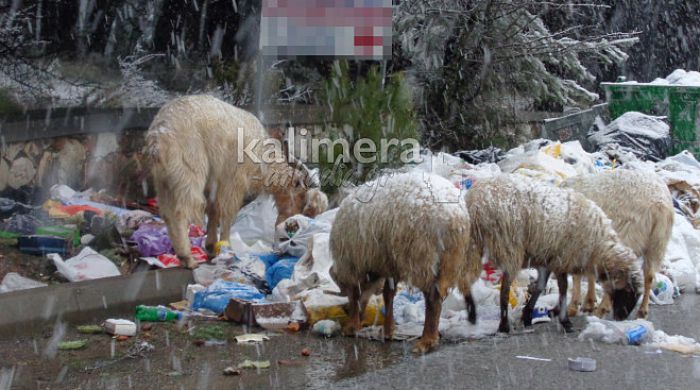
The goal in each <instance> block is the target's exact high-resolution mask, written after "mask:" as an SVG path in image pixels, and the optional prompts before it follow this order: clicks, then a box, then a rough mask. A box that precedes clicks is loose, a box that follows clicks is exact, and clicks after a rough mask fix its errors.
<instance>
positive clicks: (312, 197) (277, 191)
mask: <svg viewBox="0 0 700 390" xmlns="http://www.w3.org/2000/svg"><path fill="white" fill-rule="evenodd" d="M267 177H268V183H266V185H267V187H268V188H269V192H271V193H272V195H273V196H274V198H275V204H276V206H277V212H278V217H277V222H276V223H275V225H279V224H280V223H281V222H283V221H285V220H286V219H287V218H289V217H291V216H293V215H296V214H302V213H304V215H306V216H309V217H315V216H316V215H317V214H320V212H323V211H325V208H324V209H323V210H322V211H320V212H314V209H316V208H318V206H319V205H320V206H323V204H324V202H323V199H325V205H326V206H325V207H327V204H328V200H327V199H328V198H327V197H326V196H325V194H323V192H321V190H320V189H318V188H315V183H314V178H313V177H312V175H311V173H310V172H309V170H308V168H306V166H305V165H304V164H302V163H301V162H300V161H298V160H296V159H295V158H293V157H291V158H290V163H289V164H286V165H278V166H276V169H273V170H272V172H271V173H270V175H268V176H267ZM309 214H311V215H309Z"/></svg>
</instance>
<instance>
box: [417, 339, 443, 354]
mask: <svg viewBox="0 0 700 390" xmlns="http://www.w3.org/2000/svg"><path fill="white" fill-rule="evenodd" d="M439 343H440V342H439V341H438V339H428V340H426V339H425V338H421V339H420V340H418V342H416V346H415V347H413V353H414V354H416V355H423V354H426V353H428V352H430V351H431V350H432V349H434V348H435V347H437V346H438V344H439Z"/></svg>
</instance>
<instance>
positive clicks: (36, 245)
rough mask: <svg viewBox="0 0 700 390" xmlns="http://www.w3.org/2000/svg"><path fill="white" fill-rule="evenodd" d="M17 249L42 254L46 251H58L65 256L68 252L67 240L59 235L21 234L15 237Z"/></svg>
mask: <svg viewBox="0 0 700 390" xmlns="http://www.w3.org/2000/svg"><path fill="white" fill-rule="evenodd" d="M17 244H18V246H19V250H20V251H21V252H23V253H26V254H28V255H35V256H43V255H45V254H47V253H58V254H59V255H61V256H65V255H66V254H67V253H68V241H66V239H64V238H61V237H50V236H40V235H31V236H21V237H19V238H18V239H17Z"/></svg>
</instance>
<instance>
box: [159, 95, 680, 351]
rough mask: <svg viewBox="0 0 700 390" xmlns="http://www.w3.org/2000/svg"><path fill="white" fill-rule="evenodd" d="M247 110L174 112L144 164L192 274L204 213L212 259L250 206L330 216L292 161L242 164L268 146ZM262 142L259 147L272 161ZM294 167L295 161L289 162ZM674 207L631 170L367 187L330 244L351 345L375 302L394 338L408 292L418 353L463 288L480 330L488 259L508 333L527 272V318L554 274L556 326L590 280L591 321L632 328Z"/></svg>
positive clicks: (196, 102)
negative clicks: (264, 201)
mask: <svg viewBox="0 0 700 390" xmlns="http://www.w3.org/2000/svg"><path fill="white" fill-rule="evenodd" d="M266 137H267V136H266V131H265V129H264V127H263V126H262V124H261V123H260V122H259V121H258V120H257V119H256V118H255V117H254V116H253V115H252V114H250V113H247V112H245V111H243V110H240V109H238V108H235V107H233V106H231V105H228V104H227V103H224V102H222V101H220V100H217V99H215V98H213V97H208V96H189V97H183V98H178V99H175V100H174V101H172V102H170V103H169V104H167V105H165V106H164V107H163V108H162V109H161V110H160V112H159V113H158V115H157V116H156V118H155V119H154V121H153V123H152V125H151V127H150V129H149V132H148V135H147V148H148V149H147V152H148V153H147V155H148V156H149V158H150V162H151V168H152V172H153V176H154V179H155V185H156V191H157V194H158V197H159V207H160V212H161V215H162V217H163V218H164V220H165V222H166V224H167V226H168V232H169V234H170V237H171V239H172V241H173V246H174V248H175V251H176V253H177V255H178V257H180V259H181V260H183V263H184V264H186V265H187V266H188V267H190V268H192V267H195V266H196V262H195V261H194V260H193V259H192V257H191V255H190V246H189V240H188V239H187V224H188V223H189V222H199V223H201V221H202V216H203V215H204V214H205V212H206V214H207V217H208V224H207V232H208V235H207V241H206V243H207V249H211V248H212V247H213V245H214V244H215V243H216V242H217V240H218V237H217V234H216V232H217V227H219V225H221V226H220V227H221V235H222V237H227V236H228V234H229V231H230V226H231V223H232V221H233V220H234V218H235V216H236V214H237V212H238V210H239V209H240V208H241V206H242V205H243V204H244V201H245V199H248V198H250V197H254V196H256V195H257V194H259V193H261V192H268V193H270V194H272V196H273V197H274V199H275V203H276V205H277V209H278V211H279V218H278V222H279V221H282V220H284V219H286V218H287V217H289V216H291V215H294V214H298V213H302V212H304V214H306V215H309V216H314V215H316V214H318V213H319V212H321V211H323V210H325V208H326V207H327V205H328V201H327V198H326V197H325V195H323V193H322V192H320V190H318V189H317V188H310V186H309V183H310V180H309V172H308V170H306V168H305V167H304V166H303V165H302V164H301V163H298V162H297V161H296V160H294V159H289V160H288V159H286V158H285V159H283V160H284V161H281V162H273V163H270V162H262V163H255V162H253V161H251V160H250V159H245V158H244V159H241V158H240V157H241V156H239V155H238V153H237V152H236V151H239V150H240V148H239V147H238V146H239V143H240V142H241V140H243V141H244V142H246V143H247V144H248V143H250V142H251V141H256V140H257V141H263V140H265V139H266ZM264 143H265V142H258V143H257V144H256V145H255V146H254V147H252V148H251V149H252V150H253V152H254V153H258V155H261V153H264V146H263V144H264ZM290 161H291V163H290ZM673 215H674V211H673V203H672V199H671V195H670V193H669V191H668V188H667V187H666V186H665V184H664V183H663V182H662V181H661V180H660V179H659V178H657V177H655V176H654V175H648V174H644V173H637V172H633V171H626V170H615V171H613V172H612V173H601V174H597V175H591V176H585V177H576V178H573V179H570V180H568V181H567V182H565V183H564V184H563V185H562V186H561V187H553V186H549V185H546V184H543V183H540V182H536V181H534V180H531V179H527V178H524V177H520V176H512V175H505V174H504V175H500V176H497V177H495V178H492V179H486V180H482V181H479V182H477V183H476V184H475V185H474V187H472V188H471V189H470V190H468V191H467V192H466V195H465V194H464V193H462V192H461V191H460V190H459V189H457V188H455V186H454V185H453V184H452V183H451V182H449V181H448V180H447V179H444V178H442V177H440V176H437V175H432V174H428V173H417V172H409V173H400V174H394V175H390V176H386V177H382V178H380V179H378V180H376V181H374V182H371V183H367V185H363V186H360V187H358V189H357V190H356V191H355V192H354V193H352V194H351V195H349V196H348V197H347V198H345V199H344V200H343V201H342V203H341V204H340V208H339V210H338V213H337V215H336V219H335V222H334V224H333V228H332V230H331V234H330V249H331V254H332V256H333V259H334V265H333V267H332V268H331V276H332V277H333V279H334V280H335V282H336V283H337V285H338V286H339V287H340V289H341V293H343V294H344V295H346V296H347V297H348V299H349V306H348V311H349V315H350V321H349V322H348V323H347V324H346V326H345V327H344V329H343V332H344V334H346V335H352V334H354V333H355V332H356V331H357V330H359V328H360V326H361V321H360V319H361V318H362V313H363V311H364V309H365V308H366V305H367V302H368V300H369V298H370V297H371V296H372V295H373V294H375V293H379V292H380V290H381V293H382V294H383V297H384V302H385V308H386V312H385V322H384V336H385V337H386V338H391V337H392V332H393V312H392V311H393V310H392V309H393V304H392V303H393V299H394V295H395V293H396V286H397V284H398V283H400V282H406V283H408V284H409V285H411V286H413V287H416V288H418V289H420V290H421V291H422V292H423V294H424V296H425V302H426V313H425V325H424V328H423V334H422V337H421V338H420V340H419V341H418V342H417V344H416V346H415V348H414V352H416V353H424V352H427V351H429V350H430V349H432V348H434V347H435V346H437V344H438V342H439V333H438V323H439V319H440V311H441V306H442V301H443V299H444V298H445V297H446V295H447V293H448V291H449V290H450V289H451V288H453V287H458V288H459V291H461V292H462V293H463V294H464V298H465V303H466V306H467V310H468V319H469V321H470V322H472V323H474V322H476V319H477V318H476V306H475V304H474V300H473V298H472V297H471V292H470V290H471V285H472V283H473V282H474V281H476V279H477V278H478V277H479V275H480V273H481V270H482V261H484V260H487V259H488V260H490V261H491V262H492V264H493V265H494V266H496V267H497V268H499V269H501V270H502V271H503V280H502V283H501V286H502V287H501V292H500V294H501V295H500V305H501V322H500V325H499V331H500V332H508V331H509V330H510V323H509V320H508V297H509V290H510V284H511V281H512V280H513V277H514V276H515V275H516V274H517V272H518V271H519V270H521V269H522V268H529V267H535V268H537V269H538V271H539V272H538V274H539V280H538V283H537V288H535V289H534V290H533V291H532V295H531V297H530V299H529V300H528V302H527V304H526V306H525V309H524V311H523V322H524V323H525V325H526V326H528V325H530V324H531V321H532V311H533V309H534V304H535V302H536V300H537V298H538V295H539V294H540V292H541V291H542V289H543V288H544V286H545V284H546V281H547V280H548V278H549V275H550V273H554V274H555V276H556V279H557V282H558V285H559V292H560V298H559V306H558V307H559V320H560V322H561V324H562V326H563V327H564V329H566V330H567V331H569V330H571V322H570V320H569V315H575V314H576V313H577V311H578V309H579V305H580V301H581V297H580V295H581V293H580V281H581V276H586V277H587V278H588V280H589V282H591V281H595V280H598V281H600V282H601V283H602V285H603V287H604V291H605V295H604V299H603V302H602V303H601V304H600V305H599V306H598V308H597V309H595V308H594V306H595V293H594V291H593V286H594V284H593V283H589V289H588V293H587V296H586V300H585V302H584V304H583V306H582V309H583V311H587V312H588V311H593V310H594V309H595V310H596V314H598V315H604V314H606V313H607V312H609V311H612V313H613V316H614V318H615V319H618V320H621V319H625V318H627V317H628V316H629V315H630V313H632V312H633V310H634V309H635V307H636V306H637V303H638V301H639V297H640V296H643V298H642V302H641V304H640V306H639V308H638V310H637V316H638V317H641V318H644V317H646V315H647V313H648V303H649V292H650V289H651V283H652V280H653V277H654V274H655V273H656V272H657V271H658V270H659V268H660V266H661V263H662V259H663V255H664V253H665V249H666V245H667V243H668V241H669V239H670V236H671V227H672V224H673ZM568 274H573V275H574V288H573V297H572V302H571V303H570V304H569V305H568V307H567V305H566V292H567V283H568V282H567V280H568V279H567V275H568Z"/></svg>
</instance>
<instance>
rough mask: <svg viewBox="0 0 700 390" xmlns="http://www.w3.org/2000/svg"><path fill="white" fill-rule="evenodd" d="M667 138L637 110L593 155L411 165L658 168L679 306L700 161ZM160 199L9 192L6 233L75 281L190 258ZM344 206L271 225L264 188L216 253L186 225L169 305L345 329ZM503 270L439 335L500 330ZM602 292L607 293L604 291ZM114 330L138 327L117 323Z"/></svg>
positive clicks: (415, 295) (455, 309) (582, 171)
mask: <svg viewBox="0 0 700 390" xmlns="http://www.w3.org/2000/svg"><path fill="white" fill-rule="evenodd" d="M667 138H668V126H667V125H665V123H663V121H662V120H661V119H659V118H656V117H649V116H646V115H644V114H640V113H629V114H627V115H624V116H623V117H621V118H619V119H618V120H617V121H615V122H613V123H611V124H608V125H605V124H602V123H599V124H598V125H597V130H596V131H594V132H593V133H592V134H590V141H591V144H593V145H595V146H596V147H597V150H596V151H595V152H593V153H589V152H587V151H585V150H584V149H583V148H582V146H581V144H580V143H579V142H578V141H573V142H566V143H561V142H555V141H551V140H546V139H537V140H533V141H530V142H527V143H525V144H523V145H520V146H518V147H516V148H513V149H511V150H508V151H506V152H503V151H501V150H499V149H496V148H489V149H487V150H485V151H466V152H459V153H458V156H463V157H464V158H466V159H468V160H469V161H465V160H464V159H462V158H460V157H458V156H456V155H450V154H445V153H437V154H432V153H427V154H425V155H424V157H425V158H424V160H423V161H422V162H421V163H420V164H417V165H412V166H406V167H403V168H402V169H401V170H403V171H405V170H420V171H426V172H431V173H434V174H438V175H441V176H443V177H445V178H447V179H449V180H450V181H451V182H452V183H454V185H455V186H456V187H458V188H460V189H462V190H464V191H469V189H470V188H471V187H472V186H474V185H476V184H478V182H479V181H481V180H484V179H485V178H489V177H493V176H495V175H498V174H500V173H504V172H506V173H513V174H516V175H522V176H526V177H529V178H533V179H536V180H539V181H540V182H542V184H543V185H554V186H556V185H559V184H561V183H562V182H563V181H564V180H566V179H567V178H569V177H572V176H576V175H586V174H592V173H601V172H606V171H612V170H615V169H634V170H644V171H647V172H653V173H655V174H657V175H659V176H660V177H661V178H663V180H664V181H665V182H666V184H667V185H668V187H669V189H670V190H671V193H672V195H673V199H674V205H675V208H676V212H677V213H676V217H675V220H674V226H673V236H672V239H671V242H670V244H669V247H668V251H667V254H666V257H665V260H664V268H663V270H662V271H661V272H660V273H658V274H657V275H656V279H655V282H654V290H653V294H652V302H653V303H657V304H670V303H673V299H674V298H675V297H677V296H678V294H680V293H681V292H686V291H691V290H693V289H697V288H698V287H699V281H700V276H699V270H700V232H699V231H698V230H697V229H698V228H700V163H699V162H698V161H697V160H696V159H695V157H694V156H693V155H692V154H690V153H688V152H682V153H680V154H677V155H675V156H667V155H666V154H667V151H668V148H667V147H665V145H667ZM156 206H157V205H156V203H155V201H149V202H146V203H145V204H121V205H119V204H118V203H116V202H114V201H113V200H111V199H109V198H108V197H106V196H105V195H104V194H102V193H99V192H94V191H91V190H89V191H85V192H76V191H74V190H72V189H70V188H68V187H66V186H56V187H54V188H53V189H52V191H51V199H50V200H49V201H47V202H46V203H45V204H43V205H42V206H40V207H33V206H28V205H23V204H18V203H13V202H12V201H10V200H4V199H3V200H2V201H0V212H2V213H3V218H5V219H4V221H3V224H2V228H1V229H0V235H1V236H2V237H3V238H12V239H16V240H17V241H18V245H19V248H20V250H22V251H25V252H26V253H35V254H41V255H48V258H49V259H50V260H51V262H52V263H53V264H54V266H55V267H56V269H57V270H58V273H60V274H61V275H62V277H63V278H65V279H67V280H68V281H79V280H86V279H94V278H100V277H107V276H114V275H119V274H121V273H125V272H132V271H134V270H145V269H151V268H170V267H177V266H180V262H179V260H178V259H177V257H176V256H175V255H174V251H173V248H172V243H171V241H170V239H169V237H168V234H167V229H166V227H165V225H164V223H163V221H162V220H160V219H159V218H158V217H157V216H156V215H155V214H154V213H152V212H151V211H153V210H154V209H155V207H156ZM336 212H337V209H331V210H328V211H326V212H325V213H323V214H321V215H319V216H318V217H316V218H315V219H311V218H307V217H304V216H302V215H296V216H293V217H290V218H289V219H287V220H286V221H284V222H282V223H281V224H279V225H277V226H275V221H276V218H277V213H276V209H275V207H274V202H273V200H272V199H271V198H270V197H269V196H261V197H259V198H257V199H256V200H254V201H253V202H251V203H249V204H248V205H246V206H245V207H244V208H242V209H241V211H240V212H239V214H238V217H237V219H236V221H235V224H234V226H233V227H232V234H231V236H230V237H228V239H227V240H223V241H221V242H219V243H217V244H216V248H215V255H216V256H215V257H214V258H213V259H211V260H209V261H207V255H206V253H205V251H204V250H203V245H204V240H205V236H206V232H205V231H204V230H203V229H202V228H201V227H198V226H194V225H192V226H190V229H189V238H190V242H191V244H192V253H193V255H194V257H195V258H197V259H198V260H199V261H200V263H201V264H200V266H199V268H197V269H196V270H194V271H193V275H194V280H195V283H194V284H191V285H189V286H187V288H186V294H185V297H184V300H183V301H181V302H174V303H171V305H170V306H171V308H172V309H173V310H175V311H176V312H177V313H182V314H180V315H184V316H187V317H209V318H214V319H225V320H229V321H234V322H238V323H242V324H246V325H249V326H254V325H257V326H261V327H263V328H265V329H275V330H279V329H286V330H291V331H296V330H299V329H304V328H311V329H313V330H314V331H315V332H316V333H318V334H321V335H324V336H332V335H335V334H337V333H338V331H339V329H340V328H341V327H342V325H343V324H344V323H345V321H347V319H348V317H347V314H346V311H345V308H344V305H345V304H346V303H347V299H346V298H345V297H342V296H340V295H339V289H338V287H337V286H336V285H335V283H334V282H333V280H332V278H331V277H330V274H329V270H330V268H331V266H332V264H333V260H332V258H331V255H330V250H329V233H330V230H331V228H332V226H333V221H334V218H335V214H336ZM109 250H111V251H113V252H114V251H115V250H116V251H117V252H118V253H117V257H121V258H122V259H128V260H130V261H125V263H126V264H127V265H128V266H125V265H124V264H119V263H118V262H117V263H115V261H114V258H113V257H112V258H110V257H109V256H108V254H109V253H107V251H109ZM112 254H114V253H112ZM68 256H71V257H70V258H68V259H67V260H64V257H68ZM535 277H536V272H535V271H534V270H523V271H522V272H521V273H520V274H519V275H518V277H517V278H516V280H515V281H514V285H513V288H512V289H511V291H512V293H511V296H510V309H511V310H512V311H513V312H512V313H511V318H513V319H514V320H516V321H517V320H518V319H519V318H520V311H521V310H522V307H523V304H524V303H525V301H526V299H527V287H528V285H529V284H530V283H531V282H532V281H533V280H534V279H535ZM24 279H26V278H23V277H21V276H20V275H17V274H8V275H7V276H6V277H5V280H3V282H2V284H1V285H0V292H6V291H13V290H17V289H20V288H32V287H38V286H41V285H42V284H41V283H39V282H36V281H32V280H24ZM500 280H501V278H500V271H498V270H496V269H493V267H491V265H490V263H488V262H486V264H485V265H484V269H483V272H482V275H481V278H480V279H479V280H478V281H477V282H476V283H475V285H474V286H473V288H472V290H473V291H472V295H473V297H474V299H475V302H476V303H477V305H478V306H479V307H478V313H479V321H478V324H476V325H471V324H469V323H468V322H467V321H466V317H467V316H466V310H465V306H464V301H463V296H462V294H461V293H459V292H458V291H453V292H452V293H451V294H450V295H449V296H448V297H447V299H446V301H445V302H444V304H443V311H442V318H441V322H440V332H441V333H442V335H443V337H445V338H455V339H465V338H467V339H468V338H479V337H484V336H487V335H491V334H493V333H495V332H496V329H497V327H498V321H499V318H500V316H499V309H498V304H499V294H500V292H499V289H500ZM397 287H398V291H397V295H396V298H395V301H394V313H395V320H396V325H397V326H396V332H395V338H397V339H410V338H413V337H417V336H419V335H420V333H421V331H422V323H423V321H424V318H423V317H424V310H425V302H424V300H423V297H422V294H420V293H419V292H418V291H415V290H413V289H412V288H411V287H410V286H406V285H403V284H399V285H398V286H397ZM597 294H598V297H599V298H600V297H601V294H602V291H601V289H600V287H597ZM557 297H558V291H557V286H556V283H552V282H551V281H550V283H549V284H548V286H547V289H546V291H545V292H544V294H543V295H542V296H541V297H540V299H539V301H538V305H537V307H536V310H535V321H534V322H535V323H537V322H547V321H550V319H549V317H548V315H547V313H548V311H549V310H551V309H552V308H553V307H554V306H555V305H556V303H557ZM161 310H165V309H164V308H163V309H161ZM383 312H384V307H383V302H382V298H381V297H380V296H375V297H373V298H372V299H371V301H370V303H369V305H368V308H367V310H366V312H365V315H364V318H363V324H364V325H367V327H366V328H365V329H363V330H362V332H360V336H362V337H367V338H379V337H381V334H380V325H382V323H383ZM137 317H138V316H137ZM112 326H114V327H120V326H121V327H122V328H125V329H126V328H128V329H131V328H130V325H129V324H126V323H125V324H121V325H120V323H118V321H117V323H115V324H113V325H112ZM115 329H116V328H115ZM120 329H121V328H120ZM128 329H127V331H126V332H127V333H128V332H130V330H128Z"/></svg>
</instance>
